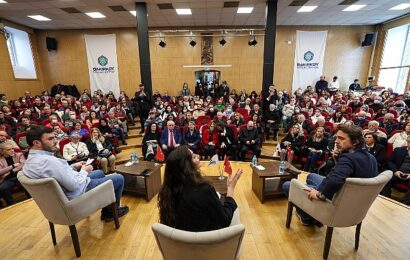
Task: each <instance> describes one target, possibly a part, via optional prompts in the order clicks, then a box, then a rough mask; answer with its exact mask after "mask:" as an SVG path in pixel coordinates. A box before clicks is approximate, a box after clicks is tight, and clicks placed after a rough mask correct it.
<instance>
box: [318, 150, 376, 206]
mask: <svg viewBox="0 0 410 260" xmlns="http://www.w3.org/2000/svg"><path fill="white" fill-rule="evenodd" d="M377 175H378V170H377V162H376V159H375V158H374V156H373V155H371V154H370V153H368V152H367V151H366V149H357V150H355V151H353V152H351V153H349V152H345V153H342V155H341V156H340V157H339V159H338V160H337V162H336V165H335V166H334V167H333V169H332V170H331V171H330V173H329V175H328V176H327V177H326V178H325V179H324V180H323V181H322V183H321V184H320V185H319V187H318V191H320V192H321V193H322V194H324V195H325V196H326V198H328V199H332V198H333V195H334V194H335V193H336V192H338V191H339V190H340V188H341V187H342V186H343V184H345V182H346V178H373V177H375V176H377Z"/></svg>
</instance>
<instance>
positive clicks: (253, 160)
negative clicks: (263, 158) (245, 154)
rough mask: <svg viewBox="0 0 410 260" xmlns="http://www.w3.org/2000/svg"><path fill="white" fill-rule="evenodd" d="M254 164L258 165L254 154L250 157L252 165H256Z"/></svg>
mask: <svg viewBox="0 0 410 260" xmlns="http://www.w3.org/2000/svg"><path fill="white" fill-rule="evenodd" d="M256 165H258V158H256V155H254V156H253V157H252V166H256Z"/></svg>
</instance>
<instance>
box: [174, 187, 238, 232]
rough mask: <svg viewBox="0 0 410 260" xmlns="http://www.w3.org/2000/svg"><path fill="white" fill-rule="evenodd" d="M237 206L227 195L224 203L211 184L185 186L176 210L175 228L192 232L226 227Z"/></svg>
mask: <svg viewBox="0 0 410 260" xmlns="http://www.w3.org/2000/svg"><path fill="white" fill-rule="evenodd" d="M236 208H237V205H236V202H235V200H234V199H233V198H232V197H225V200H224V203H223V204H222V203H221V201H220V200H219V198H218V195H217V194H216V191H215V189H214V187H213V186H211V185H210V184H207V183H203V184H200V185H198V186H196V187H184V189H183V191H182V194H181V196H180V198H179V199H178V203H177V206H176V210H175V215H176V225H175V228H177V229H181V230H186V231H192V232H201V231H210V230H216V229H221V228H225V227H228V226H229V225H230V223H231V220H232V216H233V213H234V211H235V209H236Z"/></svg>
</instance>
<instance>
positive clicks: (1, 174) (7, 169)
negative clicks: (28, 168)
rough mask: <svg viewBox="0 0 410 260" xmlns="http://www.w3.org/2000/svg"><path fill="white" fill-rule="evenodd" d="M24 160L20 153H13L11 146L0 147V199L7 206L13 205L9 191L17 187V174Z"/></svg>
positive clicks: (2, 145)
mask: <svg viewBox="0 0 410 260" xmlns="http://www.w3.org/2000/svg"><path fill="white" fill-rule="evenodd" d="M25 161H26V159H25V158H24V155H23V154H22V153H16V152H14V149H13V146H12V145H11V144H8V143H2V144H1V145H0V197H3V198H4V199H5V201H6V203H7V205H12V204H14V203H15V202H14V199H13V196H12V195H11V189H12V188H13V187H14V185H19V186H20V183H19V181H18V180H17V172H18V171H20V170H21V168H22V167H23V165H24V162H25Z"/></svg>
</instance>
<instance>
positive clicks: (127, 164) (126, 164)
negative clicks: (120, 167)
mask: <svg viewBox="0 0 410 260" xmlns="http://www.w3.org/2000/svg"><path fill="white" fill-rule="evenodd" d="M124 165H125V166H126V167H128V166H131V165H133V163H132V162H131V161H130V162H126V163H125V164H124Z"/></svg>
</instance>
